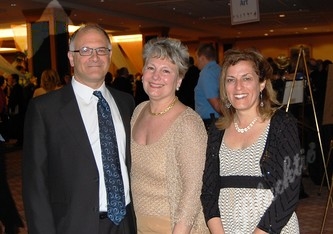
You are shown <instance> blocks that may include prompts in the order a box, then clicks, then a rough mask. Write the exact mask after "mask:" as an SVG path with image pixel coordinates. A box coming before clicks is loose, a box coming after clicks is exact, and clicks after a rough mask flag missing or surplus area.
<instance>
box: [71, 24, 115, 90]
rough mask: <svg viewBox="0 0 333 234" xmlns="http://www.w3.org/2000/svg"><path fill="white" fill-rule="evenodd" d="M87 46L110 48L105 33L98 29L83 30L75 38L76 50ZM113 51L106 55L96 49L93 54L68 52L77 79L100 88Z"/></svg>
mask: <svg viewBox="0 0 333 234" xmlns="http://www.w3.org/2000/svg"><path fill="white" fill-rule="evenodd" d="M83 47H87V48H92V49H96V48H110V45H109V43H108V40H107V38H106V37H105V35H104V34H103V33H102V32H100V31H98V30H96V29H88V30H85V31H81V32H79V33H78V35H77V36H76V38H75V41H74V50H80V49H82V48H83ZM111 54H112V53H111V52H110V53H109V54H106V55H98V54H97V52H96V50H93V51H92V54H91V55H87V56H82V55H81V54H80V53H79V52H71V51H69V52H68V58H69V61H70V64H71V66H72V67H74V77H75V79H76V80H77V81H78V82H80V83H82V84H85V85H87V86H89V87H92V88H98V87H100V85H101V84H102V83H103V82H104V78H105V74H106V73H107V71H108V70H109V66H110V63H111Z"/></svg>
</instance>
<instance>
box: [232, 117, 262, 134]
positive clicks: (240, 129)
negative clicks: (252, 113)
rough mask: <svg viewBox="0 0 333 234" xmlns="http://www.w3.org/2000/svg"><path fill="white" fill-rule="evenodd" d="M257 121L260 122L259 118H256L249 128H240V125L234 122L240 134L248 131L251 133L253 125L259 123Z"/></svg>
mask: <svg viewBox="0 0 333 234" xmlns="http://www.w3.org/2000/svg"><path fill="white" fill-rule="evenodd" d="M257 120H258V117H256V118H255V119H254V120H253V121H252V122H251V123H250V124H249V126H247V127H246V128H239V126H238V123H236V121H234V125H235V129H236V131H237V132H239V133H244V132H247V131H249V130H250V129H251V128H252V127H253V125H254V124H255V123H256V122H257Z"/></svg>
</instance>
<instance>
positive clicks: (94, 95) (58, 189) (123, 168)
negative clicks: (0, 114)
mask: <svg viewBox="0 0 333 234" xmlns="http://www.w3.org/2000/svg"><path fill="white" fill-rule="evenodd" d="M111 54H112V47H111V42H110V39H109V36H108V35H107V33H106V32H105V31H104V30H103V29H102V28H100V27H99V26H97V25H86V26H82V27H81V28H80V29H78V30H77V31H76V32H75V33H74V34H73V35H72V37H71V39H70V43H69V51H68V58H69V61H70V64H71V66H72V67H73V69H74V75H73V78H72V81H71V83H70V84H69V85H66V86H64V87H63V88H61V89H59V90H57V91H54V92H52V93H48V94H46V95H43V96H41V97H38V98H35V99H34V100H32V101H31V103H30V105H29V107H28V111H27V114H26V124H25V141H24V146H23V151H24V152H23V153H24V157H23V199H24V205H25V212H26V218H27V224H28V229H29V233H30V234H45V233H48V234H56V233H57V234H74V233H80V234H92V233H94V234H116V233H125V234H134V233H136V224H135V215H134V211H133V206H132V202H131V193H130V189H129V188H130V185H129V183H130V181H129V170H130V160H131V159H130V118H131V115H132V112H133V109H134V100H133V97H132V96H130V95H128V94H126V93H123V92H120V91H118V90H115V89H112V88H108V87H106V86H105V83H104V77H105V74H106V73H107V71H108V69H109V66H110V63H111ZM103 117H105V118H108V119H107V121H104V120H101V119H102V118H103ZM106 124H110V125H106ZM102 130H106V133H105V134H106V135H104V133H101V131H102ZM110 134H112V135H110ZM109 136H111V137H109ZM111 138H112V139H113V138H114V141H113V142H111V141H112V139H111ZM104 145H106V146H107V147H104ZM110 152H112V155H107V154H108V153H110ZM106 155H107V156H106ZM114 156H116V157H114ZM108 160H112V161H108ZM114 164H115V166H114V167H113V165H114ZM114 168H116V169H118V171H117V172H113V171H112V170H113V169H114ZM118 173H119V174H118ZM112 175H117V176H118V178H116V182H114V178H111V177H110V178H109V176H112ZM110 183H113V184H112V187H111V186H110ZM119 191H121V192H119ZM115 192H119V194H120V195H119V194H116V195H114V193H115ZM112 194H113V195H112ZM112 196H113V197H112ZM115 198H118V201H116V202H114V201H111V200H112V199H115ZM113 204H119V208H118V206H117V207H113ZM118 209H119V210H118ZM113 211H117V212H116V213H114V212H113ZM118 211H119V212H118ZM119 214H121V215H119Z"/></svg>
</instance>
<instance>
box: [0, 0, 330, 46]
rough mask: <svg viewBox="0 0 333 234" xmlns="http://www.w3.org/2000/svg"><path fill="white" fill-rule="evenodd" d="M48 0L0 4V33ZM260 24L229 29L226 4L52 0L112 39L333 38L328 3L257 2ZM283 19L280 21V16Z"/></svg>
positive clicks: (209, 0)
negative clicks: (145, 35)
mask: <svg viewBox="0 0 333 234" xmlns="http://www.w3.org/2000/svg"><path fill="white" fill-rule="evenodd" d="M241 1H243V2H244V3H246V2H247V1H254V0H239V2H241ZM50 2H51V1H50V0H1V1H0V28H5V27H10V25H12V24H21V23H25V18H24V15H23V13H22V11H23V10H31V9H45V8H46V6H47V5H48V4H49V3H50ZM258 2H259V12H260V20H259V22H252V23H246V24H238V25H231V18H230V0H58V1H56V0H53V1H52V3H53V4H55V3H56V4H58V5H60V6H61V7H62V8H65V9H70V10H71V11H70V14H69V18H70V20H71V21H72V22H73V23H74V24H82V23H91V22H93V23H98V24H100V25H101V26H103V27H104V28H105V29H107V30H111V31H112V34H113V35H128V34H137V33H141V30H142V29H145V28H154V27H167V28H169V29H170V30H169V36H170V37H176V38H179V39H181V40H183V41H197V40H202V39H206V38H216V39H218V40H226V41H227V40H235V39H246V38H257V37H274V36H290V35H295V34H298V35H302V34H308V33H333V1H331V0H317V1H314V0H258ZM282 13H283V14H285V17H284V18H279V14H282Z"/></svg>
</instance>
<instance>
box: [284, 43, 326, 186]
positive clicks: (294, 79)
mask: <svg viewBox="0 0 333 234" xmlns="http://www.w3.org/2000/svg"><path fill="white" fill-rule="evenodd" d="M301 57H302V58H303V64H304V67H305V78H306V81H307V85H308V88H309V93H310V98H311V104H312V110H313V115H314V119H315V123H316V129H317V135H318V140H319V145H320V151H321V155H322V160H323V164H324V170H325V177H326V180H327V187H328V189H329V190H331V189H330V187H331V186H330V182H329V179H328V173H327V167H326V163H325V157H324V150H323V144H322V141H321V136H320V130H319V125H318V119H317V113H316V108H315V106H314V101H313V95H312V89H311V82H310V78H309V72H308V68H307V66H306V59H305V52H304V48H303V47H302V46H301V47H300V49H299V53H298V58H297V62H296V68H295V74H294V77H293V82H292V86H291V89H290V94H289V98H288V102H287V107H286V112H288V110H289V105H290V101H291V97H292V92H293V90H294V86H295V81H296V75H297V70H298V67H299V62H300V60H301ZM303 80H304V79H303Z"/></svg>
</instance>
